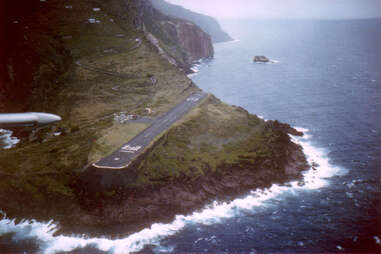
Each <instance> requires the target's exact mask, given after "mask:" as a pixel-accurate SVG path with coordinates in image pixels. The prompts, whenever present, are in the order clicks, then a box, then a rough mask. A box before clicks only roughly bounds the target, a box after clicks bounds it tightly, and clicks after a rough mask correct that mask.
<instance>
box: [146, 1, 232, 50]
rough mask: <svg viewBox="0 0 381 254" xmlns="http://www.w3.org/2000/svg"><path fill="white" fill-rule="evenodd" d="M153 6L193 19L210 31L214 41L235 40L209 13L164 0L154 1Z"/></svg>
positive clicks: (165, 11)
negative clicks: (204, 13)
mask: <svg viewBox="0 0 381 254" xmlns="http://www.w3.org/2000/svg"><path fill="white" fill-rule="evenodd" d="M152 4H153V6H154V7H155V8H156V9H158V10H160V11H161V12H162V13H164V14H165V15H168V16H171V17H178V18H182V19H186V20H189V21H191V22H192V23H194V24H196V25H197V26H199V27H200V28H201V29H202V30H203V31H204V32H206V33H208V34H209V35H210V37H211V38H212V41H213V42H214V43H216V42H226V41H231V40H233V39H232V38H231V37H230V36H229V35H228V34H227V33H226V32H224V31H223V30H222V28H221V26H220V24H219V23H218V21H217V20H216V19H214V18H212V17H209V16H207V15H203V14H201V13H196V12H193V11H190V10H187V9H185V8H183V7H182V6H179V5H174V4H171V3H168V2H166V1H164V0H154V1H152Z"/></svg>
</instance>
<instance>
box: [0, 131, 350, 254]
mask: <svg viewBox="0 0 381 254" xmlns="http://www.w3.org/2000/svg"><path fill="white" fill-rule="evenodd" d="M297 129H298V130H303V131H304V132H305V133H306V132H308V130H307V129H302V128H297ZM292 139H293V141H294V142H296V143H298V144H300V145H301V146H302V147H303V150H304V152H305V154H306V156H307V160H308V162H309V163H310V164H312V163H313V162H315V163H317V164H318V165H319V166H316V169H312V168H311V169H310V170H308V171H306V172H305V173H304V174H303V178H304V181H302V182H298V181H293V182H290V183H289V184H288V185H278V184H274V185H272V186H271V187H270V188H268V189H257V190H253V191H251V192H250V194H249V195H247V196H246V197H244V198H238V199H235V200H233V201H231V202H223V203H218V202H214V203H212V204H210V205H208V206H206V207H205V208H204V209H202V210H201V211H197V212H194V213H193V214H191V215H188V216H184V215H177V216H176V218H175V220H174V221H173V222H172V223H168V224H161V223H155V224H153V225H151V227H150V228H146V229H143V230H141V231H139V232H136V233H134V234H131V235H129V236H127V237H125V238H122V239H117V240H111V239H107V238H88V237H85V236H62V235H59V236H54V233H55V232H56V231H57V225H56V224H54V223H53V222H52V221H50V222H48V223H40V222H37V221H35V220H30V221H28V220H25V221H22V222H20V223H18V224H16V223H15V221H14V220H9V219H6V218H3V219H2V220H1V221H0V235H4V234H6V233H14V237H16V238H18V239H30V238H36V239H37V240H38V241H39V242H41V244H40V248H41V249H40V252H41V253H46V254H53V253H57V252H65V251H72V250H74V249H76V248H83V247H85V246H87V245H92V246H95V247H96V248H98V249H99V250H101V251H107V252H110V253H116V254H117V253H130V252H135V251H139V250H142V249H143V248H144V246H146V245H152V246H156V247H155V248H156V250H157V251H160V252H161V251H166V250H167V249H165V248H164V249H163V248H160V241H161V240H162V239H164V238H166V237H168V236H171V235H174V234H176V233H178V232H179V231H180V230H182V229H183V228H184V227H185V226H186V225H189V224H203V225H211V224H215V223H220V222H222V220H223V219H226V218H231V217H234V216H238V215H239V214H241V212H242V211H244V210H252V209H253V208H255V207H258V206H263V205H266V201H267V200H270V199H273V198H276V197H279V196H280V195H282V194H287V193H290V194H292V195H297V194H298V193H300V192H302V191H303V190H311V189H317V188H321V187H324V186H326V185H327V184H328V178H329V177H332V176H334V175H338V174H343V173H345V170H343V169H341V168H338V167H335V166H332V165H331V164H330V163H329V161H328V158H327V151H326V150H324V149H321V148H316V147H314V146H313V145H311V144H310V143H309V142H308V138H306V137H305V136H304V137H292ZM171 248H172V247H169V249H168V251H171Z"/></svg>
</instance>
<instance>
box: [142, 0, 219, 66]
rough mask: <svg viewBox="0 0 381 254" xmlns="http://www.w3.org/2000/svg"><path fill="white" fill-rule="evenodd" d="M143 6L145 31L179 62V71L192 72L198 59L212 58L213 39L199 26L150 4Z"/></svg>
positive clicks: (146, 2)
mask: <svg viewBox="0 0 381 254" xmlns="http://www.w3.org/2000/svg"><path fill="white" fill-rule="evenodd" d="M144 2H145V3H144ZM140 5H141V7H140V10H141V11H142V13H141V15H140V18H141V20H142V27H143V29H144V30H145V31H146V32H147V33H149V34H151V35H153V36H154V37H155V38H157V39H158V40H159V43H160V47H161V48H162V49H163V50H164V51H165V52H167V53H168V54H169V55H170V56H171V57H172V58H173V59H175V60H176V62H177V64H178V66H179V67H180V68H182V69H184V70H185V71H186V72H189V70H190V66H191V64H192V63H193V62H194V61H195V60H198V59H200V58H208V57H213V54H214V52H213V45H212V41H211V38H210V36H209V35H208V34H207V33H205V32H204V31H203V30H202V29H201V28H199V27H198V26H197V25H195V24H194V23H192V22H189V21H187V20H184V19H180V18H175V17H169V16H166V15H164V14H163V13H161V12H160V11H158V10H157V9H156V8H154V7H153V6H152V4H151V1H142V2H141V3H140Z"/></svg>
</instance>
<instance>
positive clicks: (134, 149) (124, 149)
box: [120, 145, 142, 153]
mask: <svg viewBox="0 0 381 254" xmlns="http://www.w3.org/2000/svg"><path fill="white" fill-rule="evenodd" d="M140 148H142V146H130V145H125V146H123V147H122V148H121V149H120V150H121V152H122V153H136V152H137V151H139V150H140Z"/></svg>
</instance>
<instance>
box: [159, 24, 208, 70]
mask: <svg viewBox="0 0 381 254" xmlns="http://www.w3.org/2000/svg"><path fill="white" fill-rule="evenodd" d="M164 28H165V29H166V30H167V31H168V32H169V33H170V34H171V36H172V38H173V39H174V41H176V43H177V44H178V45H179V46H180V47H181V49H182V50H184V52H185V54H186V56H185V60H186V61H187V62H188V63H192V62H193V61H195V60H198V59H200V58H206V57H212V56H213V54H214V52H213V45H212V41H211V38H210V36H209V35H208V34H207V33H205V32H204V31H202V30H201V29H200V28H199V27H198V26H196V25H195V24H193V23H191V22H187V21H185V20H180V19H176V20H171V21H167V22H164Z"/></svg>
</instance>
